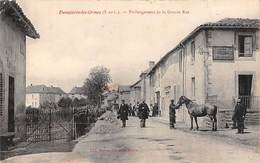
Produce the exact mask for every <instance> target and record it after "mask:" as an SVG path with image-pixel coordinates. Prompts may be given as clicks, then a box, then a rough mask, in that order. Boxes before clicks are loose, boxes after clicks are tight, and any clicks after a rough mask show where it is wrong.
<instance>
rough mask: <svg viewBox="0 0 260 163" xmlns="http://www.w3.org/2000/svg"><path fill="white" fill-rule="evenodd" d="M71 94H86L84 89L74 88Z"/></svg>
mask: <svg viewBox="0 0 260 163" xmlns="http://www.w3.org/2000/svg"><path fill="white" fill-rule="evenodd" d="M69 94H80V95H81V94H84V90H83V88H82V87H74V88H72V90H71V91H70V92H69Z"/></svg>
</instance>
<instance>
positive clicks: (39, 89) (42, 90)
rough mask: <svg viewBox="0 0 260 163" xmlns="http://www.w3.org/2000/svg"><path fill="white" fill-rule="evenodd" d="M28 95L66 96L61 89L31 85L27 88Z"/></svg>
mask: <svg viewBox="0 0 260 163" xmlns="http://www.w3.org/2000/svg"><path fill="white" fill-rule="evenodd" d="M26 93H27V94H30V93H42V94H44V93H46V94H65V92H64V91H63V90H62V89H61V88H59V87H52V86H51V87H47V86H46V85H30V86H28V87H26Z"/></svg>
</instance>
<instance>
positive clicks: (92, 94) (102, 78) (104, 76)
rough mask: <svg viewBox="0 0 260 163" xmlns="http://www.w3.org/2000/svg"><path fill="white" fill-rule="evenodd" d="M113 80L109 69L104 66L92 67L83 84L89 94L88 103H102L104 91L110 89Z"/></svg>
mask: <svg viewBox="0 0 260 163" xmlns="http://www.w3.org/2000/svg"><path fill="white" fill-rule="evenodd" d="M111 81H112V79H111V76H110V74H109V69H107V68H106V67H103V66H97V67H94V68H92V69H91V70H90V73H89V76H88V78H87V79H86V80H85V82H84V85H83V90H84V93H85V95H87V100H88V103H90V104H91V105H94V106H97V105H98V104H100V102H101V98H102V93H103V92H104V91H105V90H108V84H109V83H110V82H111Z"/></svg>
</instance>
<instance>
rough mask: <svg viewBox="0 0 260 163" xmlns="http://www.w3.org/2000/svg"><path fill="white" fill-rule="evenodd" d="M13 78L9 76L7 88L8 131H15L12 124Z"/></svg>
mask: <svg viewBox="0 0 260 163" xmlns="http://www.w3.org/2000/svg"><path fill="white" fill-rule="evenodd" d="M14 84H15V83H14V78H13V77H11V76H9V88H8V132H14V131H15V124H14V102H15V101H14Z"/></svg>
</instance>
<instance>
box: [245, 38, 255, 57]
mask: <svg viewBox="0 0 260 163" xmlns="http://www.w3.org/2000/svg"><path fill="white" fill-rule="evenodd" d="M244 48H245V56H246V57H251V56H252V53H253V39H252V37H245V42H244Z"/></svg>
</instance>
